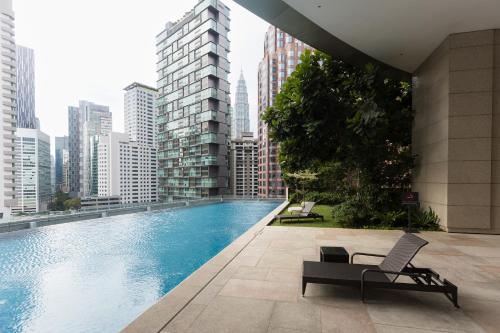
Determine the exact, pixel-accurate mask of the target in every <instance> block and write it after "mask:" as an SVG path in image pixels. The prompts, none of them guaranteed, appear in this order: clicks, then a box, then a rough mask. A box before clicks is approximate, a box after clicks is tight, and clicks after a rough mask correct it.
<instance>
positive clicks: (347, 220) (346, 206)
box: [332, 201, 370, 228]
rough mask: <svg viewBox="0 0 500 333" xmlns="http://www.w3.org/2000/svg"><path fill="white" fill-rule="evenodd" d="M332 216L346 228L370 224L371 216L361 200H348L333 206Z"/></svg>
mask: <svg viewBox="0 0 500 333" xmlns="http://www.w3.org/2000/svg"><path fill="white" fill-rule="evenodd" d="M332 217H333V218H334V219H335V220H336V221H337V223H338V224H340V225H341V226H342V227H344V228H360V227H363V226H365V225H367V224H369V220H370V216H369V214H368V212H367V211H366V209H365V208H364V207H363V205H361V204H360V203H359V202H356V201H346V202H343V203H341V204H338V205H335V206H333V209H332Z"/></svg>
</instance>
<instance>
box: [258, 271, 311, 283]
mask: <svg viewBox="0 0 500 333" xmlns="http://www.w3.org/2000/svg"><path fill="white" fill-rule="evenodd" d="M301 279H302V271H301V270H299V269H292V268H290V269H287V268H271V269H269V272H268V274H267V276H266V280H267V281H274V282H284V283H290V284H297V285H299V284H300V282H301Z"/></svg>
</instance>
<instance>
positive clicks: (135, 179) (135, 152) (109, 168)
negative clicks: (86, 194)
mask: <svg viewBox="0 0 500 333" xmlns="http://www.w3.org/2000/svg"><path fill="white" fill-rule="evenodd" d="M98 158H99V160H98V196H100V197H112V196H119V197H120V200H121V203H125V204H127V203H141V202H156V201H157V199H158V196H157V191H158V190H157V188H158V184H157V180H156V179H157V178H156V171H157V165H156V148H155V147H154V146H153V145H148V144H143V143H139V142H136V141H130V138H129V135H128V134H127V133H114V132H113V133H110V134H108V135H103V136H100V137H99V144H98Z"/></svg>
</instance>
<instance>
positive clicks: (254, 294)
mask: <svg viewBox="0 0 500 333" xmlns="http://www.w3.org/2000/svg"><path fill="white" fill-rule="evenodd" d="M298 293H299V286H298V285H294V284H285V283H279V282H271V281H257V280H240V279H231V280H229V281H228V282H227V283H226V285H225V286H224V288H222V290H221V291H220V293H219V294H220V295H221V296H232V297H242V298H255V299H266V300H275V301H290V302H295V301H297V295H298Z"/></svg>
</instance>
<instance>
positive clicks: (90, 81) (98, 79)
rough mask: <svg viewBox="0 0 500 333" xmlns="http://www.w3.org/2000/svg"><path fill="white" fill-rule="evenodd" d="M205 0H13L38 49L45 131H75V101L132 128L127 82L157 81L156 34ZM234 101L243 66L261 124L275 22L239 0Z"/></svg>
mask: <svg viewBox="0 0 500 333" xmlns="http://www.w3.org/2000/svg"><path fill="white" fill-rule="evenodd" d="M197 2H198V1H197V0H184V1H174V0H161V1H159V0H43V1H40V0H13V7H14V12H15V24H16V29H15V33H16V37H15V38H16V43H17V44H20V45H23V46H27V47H30V48H32V49H34V50H35V104H36V106H35V113H36V116H37V117H38V118H39V119H40V124H41V130H42V131H43V132H45V133H47V134H48V135H50V136H51V139H52V151H54V137H55V136H63V135H67V134H68V113H67V109H68V106H70V105H72V106H78V101H79V100H88V101H92V102H94V103H97V104H102V105H108V106H109V107H110V111H111V112H112V113H113V131H116V132H123V131H124V119H123V93H124V92H123V88H125V87H126V86H127V85H129V84H130V83H132V82H140V83H143V84H147V85H150V86H152V87H156V79H157V75H156V46H155V37H156V35H157V34H159V33H160V32H161V31H162V30H163V29H164V26H165V24H166V23H167V22H168V21H176V20H177V19H179V18H180V17H182V15H183V14H184V13H185V12H187V11H189V10H191V9H192V8H193V7H194V5H195V4H196V3H197ZM224 3H225V4H226V5H227V6H228V7H230V8H231V14H230V18H231V32H230V33H229V40H230V41H231V46H230V48H231V52H230V54H229V61H230V62H231V74H230V75H229V82H230V83H231V101H232V103H234V96H235V95H234V92H235V89H236V83H237V81H238V77H239V75H240V71H241V70H243V74H244V76H245V79H246V83H247V88H248V99H249V104H250V124H251V129H252V131H253V132H254V133H256V128H257V125H256V123H257V68H258V64H259V61H260V60H261V59H262V56H263V43H264V35H265V32H266V31H267V28H268V27H269V24H268V23H267V22H265V21H263V20H261V19H260V18H258V17H257V16H255V15H254V14H252V13H250V12H249V11H247V10H246V9H244V8H243V7H241V6H240V5H238V4H236V3H235V2H233V1H231V0H226V1H224Z"/></svg>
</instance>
